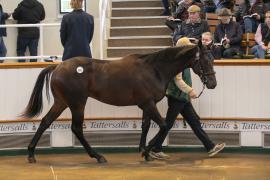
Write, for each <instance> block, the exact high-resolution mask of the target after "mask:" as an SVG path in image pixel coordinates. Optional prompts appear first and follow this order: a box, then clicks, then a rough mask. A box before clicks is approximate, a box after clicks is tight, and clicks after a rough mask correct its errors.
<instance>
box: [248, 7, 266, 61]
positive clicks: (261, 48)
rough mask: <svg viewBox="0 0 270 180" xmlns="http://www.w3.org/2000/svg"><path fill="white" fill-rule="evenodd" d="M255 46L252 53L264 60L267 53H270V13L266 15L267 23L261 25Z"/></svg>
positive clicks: (257, 32)
mask: <svg viewBox="0 0 270 180" xmlns="http://www.w3.org/2000/svg"><path fill="white" fill-rule="evenodd" d="M255 41H256V43H257V45H255V46H254V47H253V48H252V50H251V52H252V53H253V54H254V55H255V57H256V58H259V59H264V58H265V54H266V53H267V52H269V53H270V43H269V42H270V11H267V12H266V14H265V23H261V24H260V25H259V26H258V29H257V31H256V34H255Z"/></svg>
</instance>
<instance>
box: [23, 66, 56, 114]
mask: <svg viewBox="0 0 270 180" xmlns="http://www.w3.org/2000/svg"><path fill="white" fill-rule="evenodd" d="M56 66H57V65H52V66H49V67H47V68H45V69H43V70H42V71H41V72H40V74H39V75H38V78H37V81H36V84H35V87H34V89H33V92H32V94H31V97H30V100H29V102H28V104H27V107H26V109H25V110H24V112H23V113H22V115H21V116H22V117H26V118H33V117H35V116H38V115H39V114H40V113H41V112H42V108H43V102H42V90H43V86H44V81H46V96H47V99H48V100H49V96H50V94H49V80H50V76H51V73H52V72H53V70H54V69H55V68H56Z"/></svg>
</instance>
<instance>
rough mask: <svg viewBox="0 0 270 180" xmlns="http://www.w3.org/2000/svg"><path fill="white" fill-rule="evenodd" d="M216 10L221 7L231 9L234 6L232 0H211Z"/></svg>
mask: <svg viewBox="0 0 270 180" xmlns="http://www.w3.org/2000/svg"><path fill="white" fill-rule="evenodd" d="M213 1H214V3H215V5H216V9H217V11H218V10H220V9H222V8H227V9H230V10H232V9H233V6H234V0H213Z"/></svg>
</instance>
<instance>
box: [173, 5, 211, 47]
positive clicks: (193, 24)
mask: <svg viewBox="0 0 270 180" xmlns="http://www.w3.org/2000/svg"><path fill="white" fill-rule="evenodd" d="M200 13H201V8H200V7H199V6H197V5H192V6H190V7H189V8H188V19H187V20H185V21H184V22H182V23H181V25H179V26H178V27H177V29H176V30H175V32H174V34H173V41H174V43H176V42H177V40H178V39H180V38H181V37H188V38H193V39H195V40H196V41H198V40H199V39H201V35H202V33H204V32H208V31H209V26H208V23H207V21H205V20H202V19H201V17H200Z"/></svg>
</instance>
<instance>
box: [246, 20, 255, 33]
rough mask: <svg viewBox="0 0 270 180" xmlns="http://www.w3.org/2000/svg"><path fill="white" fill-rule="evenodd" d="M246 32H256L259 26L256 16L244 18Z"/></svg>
mask: <svg viewBox="0 0 270 180" xmlns="http://www.w3.org/2000/svg"><path fill="white" fill-rule="evenodd" d="M244 26H245V33H252V32H253V33H255V32H256V30H257V27H258V22H257V20H256V19H254V18H245V19H244Z"/></svg>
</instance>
